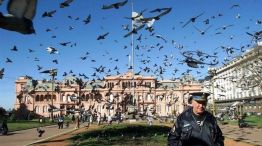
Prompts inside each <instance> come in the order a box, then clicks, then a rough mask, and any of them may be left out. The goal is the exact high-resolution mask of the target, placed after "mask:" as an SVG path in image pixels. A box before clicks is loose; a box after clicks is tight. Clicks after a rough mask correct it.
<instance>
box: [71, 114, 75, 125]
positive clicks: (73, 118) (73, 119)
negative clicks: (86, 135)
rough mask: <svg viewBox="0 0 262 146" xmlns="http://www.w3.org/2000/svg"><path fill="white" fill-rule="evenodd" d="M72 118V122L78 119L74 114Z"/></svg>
mask: <svg viewBox="0 0 262 146" xmlns="http://www.w3.org/2000/svg"><path fill="white" fill-rule="evenodd" d="M71 120H72V123H75V121H76V118H75V115H72V118H71Z"/></svg>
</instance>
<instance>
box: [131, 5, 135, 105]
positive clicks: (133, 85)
mask: <svg viewBox="0 0 262 146" xmlns="http://www.w3.org/2000/svg"><path fill="white" fill-rule="evenodd" d="M131 6H132V13H133V11H134V7H133V2H132V3H131ZM131 15H132V14H131ZM131 17H133V16H131ZM131 22H132V26H131V30H132V31H133V29H134V28H133V27H134V26H133V25H134V24H133V20H132V21H131ZM131 39H132V40H131V41H132V42H131V43H132V58H131V59H132V89H133V93H132V94H133V104H134V105H135V84H134V68H135V66H134V65H135V63H134V54H135V53H134V51H135V50H134V33H132V35H131Z"/></svg>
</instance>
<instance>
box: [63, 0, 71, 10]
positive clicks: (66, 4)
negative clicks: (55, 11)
mask: <svg viewBox="0 0 262 146" xmlns="http://www.w3.org/2000/svg"><path fill="white" fill-rule="evenodd" d="M73 1H74V0H66V1H64V2H62V3H60V8H64V7H68V6H70V3H72V2H73Z"/></svg>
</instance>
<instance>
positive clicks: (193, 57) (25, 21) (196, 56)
mask: <svg viewBox="0 0 262 146" xmlns="http://www.w3.org/2000/svg"><path fill="white" fill-rule="evenodd" d="M73 2H74V0H65V1H63V2H61V3H60V4H59V7H60V8H61V9H62V8H66V7H69V6H70V5H72V4H73ZM2 3H3V0H1V2H0V5H1V4H2ZM37 3H38V2H37V0H9V1H8V4H7V11H8V14H5V15H4V14H2V13H1V12H0V22H1V23H0V28H2V29H6V30H10V31H15V32H18V33H22V34H33V33H35V28H34V23H33V19H34V17H35V15H36V11H37ZM127 3H128V0H125V1H119V2H116V3H111V4H104V5H103V6H102V7H101V9H102V10H108V9H120V8H122V7H124V6H125V5H126V4H127ZM229 8H230V9H238V8H240V5H239V4H233V5H232V6H230V7H229ZM146 11H147V9H144V10H142V11H141V12H139V13H137V12H132V17H125V18H126V19H130V20H132V21H133V25H132V26H130V25H124V24H123V25H122V27H123V30H124V31H127V33H126V34H125V35H124V36H123V37H124V38H126V37H129V36H131V35H132V34H140V35H139V37H138V38H137V39H136V41H139V42H140V44H141V45H139V44H138V45H136V46H134V47H135V49H136V50H146V51H147V52H151V51H152V50H153V49H154V48H157V49H158V50H159V51H161V50H162V49H164V45H163V44H162V43H161V42H163V43H165V44H166V43H168V42H169V41H168V39H166V38H165V37H164V36H162V35H159V34H156V33H157V32H156V31H155V28H154V24H155V23H157V21H161V18H162V17H164V16H166V15H168V14H169V13H170V12H171V11H172V8H171V7H168V8H156V9H153V10H151V11H150V13H152V14H154V15H153V16H151V17H144V13H145V12H146ZM56 12H57V10H52V11H45V12H43V14H42V17H43V18H44V17H54V15H55V13H56ZM204 15H205V12H201V13H200V14H198V15H195V16H193V17H191V18H189V19H188V20H187V21H185V22H181V23H182V24H183V25H182V28H186V27H190V26H189V25H192V26H193V28H194V29H195V30H196V31H197V32H199V33H200V34H201V35H205V34H206V33H207V31H208V30H210V29H211V27H212V25H211V24H210V23H211V21H212V19H215V18H217V17H223V14H222V13H219V14H217V16H212V17H210V18H207V19H205V20H204V21H203V23H204V24H205V25H206V26H207V27H206V28H204V29H200V28H199V27H197V26H196V25H195V24H196V23H197V22H198V21H200V20H199V19H201V18H202V17H203V16H204ZM68 18H69V19H75V20H79V19H80V18H79V17H77V18H73V17H72V16H68ZM240 18H241V16H240V14H238V15H237V17H236V19H240ZM91 19H92V17H91V15H90V14H89V15H88V16H87V17H86V19H84V20H83V22H84V24H85V25H86V24H89V23H91ZM256 24H257V25H261V20H256ZM130 27H131V28H130ZM230 27H234V25H233V24H229V25H224V26H221V27H218V28H216V29H215V30H216V31H217V32H216V34H215V35H219V34H222V33H223V31H225V30H226V29H229V28H230ZM143 28H145V30H147V31H148V32H149V33H150V37H155V38H156V39H159V42H158V43H157V44H156V45H151V46H148V45H142V40H143V38H144V39H145V40H146V39H148V38H147V37H145V36H143V33H142V29H143ZM73 29H74V27H73V26H69V30H73ZM173 29H175V27H174V28H173ZM49 31H52V30H51V29H50V28H47V29H46V32H49ZM140 32H141V33H140ZM246 34H247V35H248V36H250V37H251V41H252V42H257V41H260V40H261V38H262V31H257V32H254V33H253V32H246ZM108 35H109V32H106V33H104V34H101V35H99V36H97V39H96V40H103V39H107V38H106V37H107V36H108ZM52 38H56V36H55V35H54V36H52ZM230 38H231V39H233V38H234V36H230ZM114 41H115V42H116V43H117V42H118V40H114ZM40 45H41V44H40ZM60 45H61V46H71V47H75V46H76V43H75V42H61V43H60ZM131 45H132V44H131ZM172 45H173V46H174V48H177V49H178V50H179V51H180V54H181V56H183V57H184V59H183V60H179V59H178V58H175V56H173V55H172V54H171V55H164V59H163V65H160V64H159V63H155V64H153V68H154V69H153V68H152V67H150V63H152V59H153V57H151V56H149V55H146V54H141V55H140V56H139V54H138V53H137V54H136V57H137V58H141V60H140V62H141V65H143V66H139V69H140V71H138V73H141V71H142V72H145V73H151V74H155V75H156V76H158V77H160V78H162V79H163V74H164V73H165V72H166V70H167V68H170V67H172V66H174V64H173V63H174V62H175V61H178V64H186V65H187V66H188V67H190V68H199V67H201V68H204V67H205V66H214V65H218V64H219V63H221V61H220V62H219V58H218V52H214V53H213V54H207V53H205V52H203V51H202V50H196V51H186V50H185V49H184V48H186V47H185V46H183V45H182V44H178V42H176V41H175V40H172ZM250 46H251V44H247V45H243V46H241V49H238V48H235V47H231V46H229V47H225V46H220V47H217V48H216V49H215V51H216V50H218V49H219V50H224V51H225V52H226V53H227V55H228V57H226V58H225V59H224V61H225V62H226V61H228V60H229V59H228V58H230V57H231V58H233V57H235V56H236V55H235V54H236V53H237V52H239V50H241V52H242V53H243V52H244V51H245V50H246V48H249V47H250ZM126 48H128V45H125V46H124V49H126ZM10 50H11V51H18V49H17V47H16V46H14V47H13V48H12V49H10ZM28 51H29V53H32V52H34V50H32V49H29V50H28ZM46 51H47V52H48V53H49V54H58V53H59V51H58V49H56V48H55V47H52V46H50V47H47V49H46ZM89 54H90V53H89V52H86V54H85V55H84V56H81V57H80V59H81V60H83V61H84V60H86V59H88V58H90V57H89V56H88V55H89ZM108 54H109V52H106V54H105V55H108ZM105 55H104V56H105ZM127 56H129V55H127ZM129 57H130V56H129ZM156 58H159V56H158V57H156ZM109 60H110V61H111V62H112V63H113V64H116V66H115V68H114V69H110V68H109V69H107V71H106V69H105V68H106V66H100V67H101V68H103V70H101V71H100V72H96V71H95V72H94V73H93V74H92V75H91V77H90V76H89V77H88V76H87V75H85V74H84V73H83V74H81V73H79V75H83V76H84V77H85V79H90V78H92V77H93V78H94V77H96V78H99V76H98V74H99V73H100V74H101V73H104V75H111V74H113V73H112V71H115V73H116V74H120V72H119V67H118V66H117V64H118V60H119V59H118V58H116V59H113V58H112V57H111V58H110V59H109ZM34 61H39V58H38V57H35V59H34ZM90 61H91V62H96V60H94V59H91V60H90ZM5 62H6V63H12V62H13V61H12V59H10V58H8V57H7V58H6V61H5ZM52 62H53V63H54V64H58V63H59V60H57V59H54V60H52ZM127 66H128V65H127ZM42 68H43V67H42V66H40V65H37V70H38V71H40V70H41V69H42ZM97 68H98V67H97ZM132 68H133V67H132V66H131V65H129V66H128V69H132ZM177 71H179V69H177V68H175V69H174V70H173V72H172V75H175V74H176V72H177ZM190 71H191V69H188V70H187V72H186V73H189V72H190ZM197 73H198V74H200V72H199V71H197ZM64 74H67V73H66V72H65V73H64ZM183 74H185V73H182V75H183ZM3 75H4V68H2V69H1V70H0V79H2V78H3Z"/></svg>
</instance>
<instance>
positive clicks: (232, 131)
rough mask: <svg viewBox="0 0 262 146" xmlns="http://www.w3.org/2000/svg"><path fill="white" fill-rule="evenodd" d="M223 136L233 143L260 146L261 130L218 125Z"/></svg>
mask: <svg viewBox="0 0 262 146" xmlns="http://www.w3.org/2000/svg"><path fill="white" fill-rule="evenodd" d="M219 126H220V128H221V130H222V132H223V134H224V136H225V137H228V138H230V139H234V140H235V141H241V142H246V143H250V144H252V145H260V146H262V137H261V136H262V128H253V127H248V128H239V127H238V126H232V125H219Z"/></svg>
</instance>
